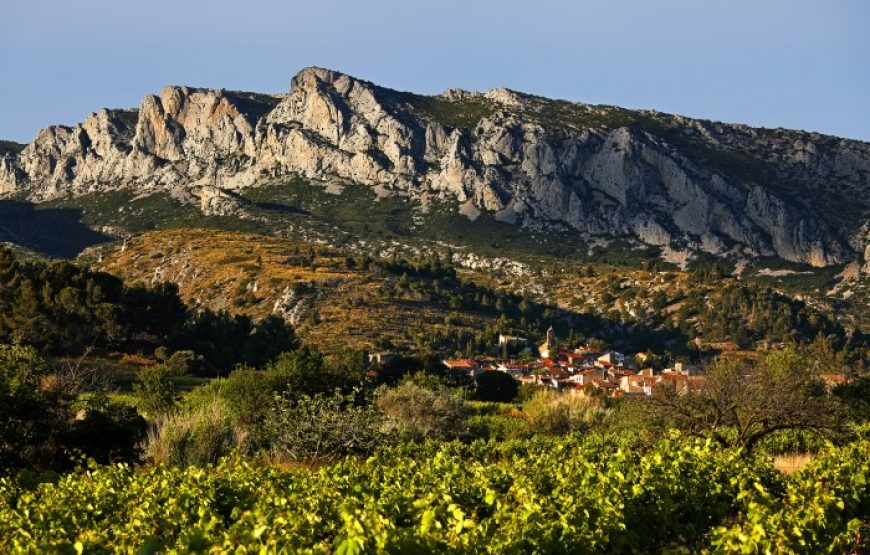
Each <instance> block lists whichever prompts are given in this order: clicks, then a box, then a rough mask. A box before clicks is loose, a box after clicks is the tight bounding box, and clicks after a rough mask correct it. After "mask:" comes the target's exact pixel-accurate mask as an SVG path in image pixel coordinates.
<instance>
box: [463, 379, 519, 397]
mask: <svg viewBox="0 0 870 555" xmlns="http://www.w3.org/2000/svg"><path fill="white" fill-rule="evenodd" d="M474 381H475V383H476V384H477V391H476V396H477V398H478V399H479V400H481V401H495V402H499V403H509V402H511V401H513V400H514V399H515V398H516V396H517V392H518V391H519V386H518V384H517V381H516V380H515V379H514V378H513V377H512V376H511V375H510V374H506V373H505V372H481V373H480V374H478V376H477V378H475V380H474Z"/></svg>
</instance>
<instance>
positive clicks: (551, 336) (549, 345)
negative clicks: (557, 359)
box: [538, 326, 558, 358]
mask: <svg viewBox="0 0 870 555" xmlns="http://www.w3.org/2000/svg"><path fill="white" fill-rule="evenodd" d="M556 347H557V345H556V332H555V331H553V326H550V329H548V330H547V340H546V341H544V342H543V343H541V344H540V345H539V346H538V351H540V353H541V358H550V356H551V355H555V354H557V353H558V350H557V348H556Z"/></svg>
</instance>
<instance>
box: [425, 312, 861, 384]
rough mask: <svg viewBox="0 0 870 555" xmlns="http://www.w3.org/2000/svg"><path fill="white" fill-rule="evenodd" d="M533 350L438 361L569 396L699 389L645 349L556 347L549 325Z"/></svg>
mask: <svg viewBox="0 0 870 555" xmlns="http://www.w3.org/2000/svg"><path fill="white" fill-rule="evenodd" d="M498 347H499V352H500V353H502V354H503V355H504V354H507V353H510V352H516V351H517V350H520V349H522V350H523V351H524V352H525V353H528V352H530V349H529V348H528V340H527V339H525V338H523V337H517V336H511V335H504V334H500V335H499V338H498ZM775 347H781V346H767V348H766V349H764V350H771V349H774V348H775ZM536 350H537V354H538V356H537V357H536V358H535V359H534V360H523V361H519V360H517V359H511V358H509V357H506V356H502V357H500V358H498V357H497V358H495V359H493V360H477V359H471V358H463V359H445V360H442V363H443V364H444V366H445V367H446V368H448V369H450V370H453V371H456V372H461V373H464V374H467V375H468V376H469V377H471V378H476V377H477V376H478V375H480V374H481V373H483V372H504V373H506V374H508V375H510V376H512V377H513V378H514V379H515V380H517V381H518V382H520V383H522V384H528V385H537V386H542V387H551V388H554V389H556V390H559V391H563V392H565V393H568V394H572V395H597V396H606V397H630V396H649V395H652V393H653V389H654V388H655V387H656V386H658V385H660V384H667V385H669V386H672V387H673V388H674V390H675V391H676V392H677V393H678V394H684V393H687V392H690V391H699V390H701V389H702V388H703V387H704V376H703V375H701V372H700V371H699V370H698V369H697V368H695V367H693V366H691V365H689V364H686V363H684V362H674V363H673V365H672V366H670V367H666V368H664V369H662V370H661V371H656V370H654V369H653V368H652V367H651V366H648V365H644V363H646V362H648V361H649V359H650V356H651V355H650V354H648V353H638V354H636V355H634V356H633V357H628V358H627V357H626V355H625V354H624V353H621V352H619V351H615V350H613V349H606V348H598V347H593V346H588V345H586V346H581V347H577V348H574V349H563V348H559V341H558V338H557V337H556V334H555V332H554V331H553V328H552V327H550V329H548V330H547V338H546V340H545V341H544V342H543V343H541V344H540V345H538V346H537V348H536ZM819 377H820V378H821V379H822V381H823V382H824V383H825V385H826V386H827V387H828V389H832V388H834V387H836V386H839V385H842V384H845V383H848V382H849V381H850V380H849V378H848V377H847V376H846V375H844V374H839V373H824V374H821V375H820V376H819Z"/></svg>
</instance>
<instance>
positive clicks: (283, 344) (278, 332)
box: [244, 314, 299, 367]
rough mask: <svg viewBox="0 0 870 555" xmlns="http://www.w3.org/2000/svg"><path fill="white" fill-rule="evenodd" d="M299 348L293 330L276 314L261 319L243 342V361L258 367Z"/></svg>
mask: <svg viewBox="0 0 870 555" xmlns="http://www.w3.org/2000/svg"><path fill="white" fill-rule="evenodd" d="M298 348H299V342H298V341H297V339H296V333H295V332H294V331H293V328H292V327H291V326H290V324H288V323H287V322H285V321H284V319H283V318H281V317H280V316H278V315H276V314H270V315H269V316H266V317H265V318H263V319H262V320H261V321H260V322H259V323H258V324H257V325H256V327H255V328H254V331H253V332H251V335H250V337H248V339H247V341H246V342H245V352H244V359H245V362H246V363H247V364H250V365H251V366H256V367H260V366H263V365H264V364H266V363H267V362H270V361H271V360H273V359H274V358H275V357H277V356H278V355H279V354H281V353H284V352H287V351H293V350H295V349H298Z"/></svg>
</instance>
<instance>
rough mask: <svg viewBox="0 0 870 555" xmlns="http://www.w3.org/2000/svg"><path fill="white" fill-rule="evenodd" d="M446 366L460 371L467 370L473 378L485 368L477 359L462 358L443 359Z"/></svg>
mask: <svg viewBox="0 0 870 555" xmlns="http://www.w3.org/2000/svg"><path fill="white" fill-rule="evenodd" d="M441 362H442V363H443V364H444V366H446V367H447V368H448V369H450V370H456V371H458V372H465V373H467V374H468V375H469V376H471V377H472V378H473V377H475V376H477V375H478V374H480V373H481V372H482V371H483V369H482V367H481V366H480V363H479V362H477V361H476V360H472V359H468V358H462V359H456V360H443V361H441Z"/></svg>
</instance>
